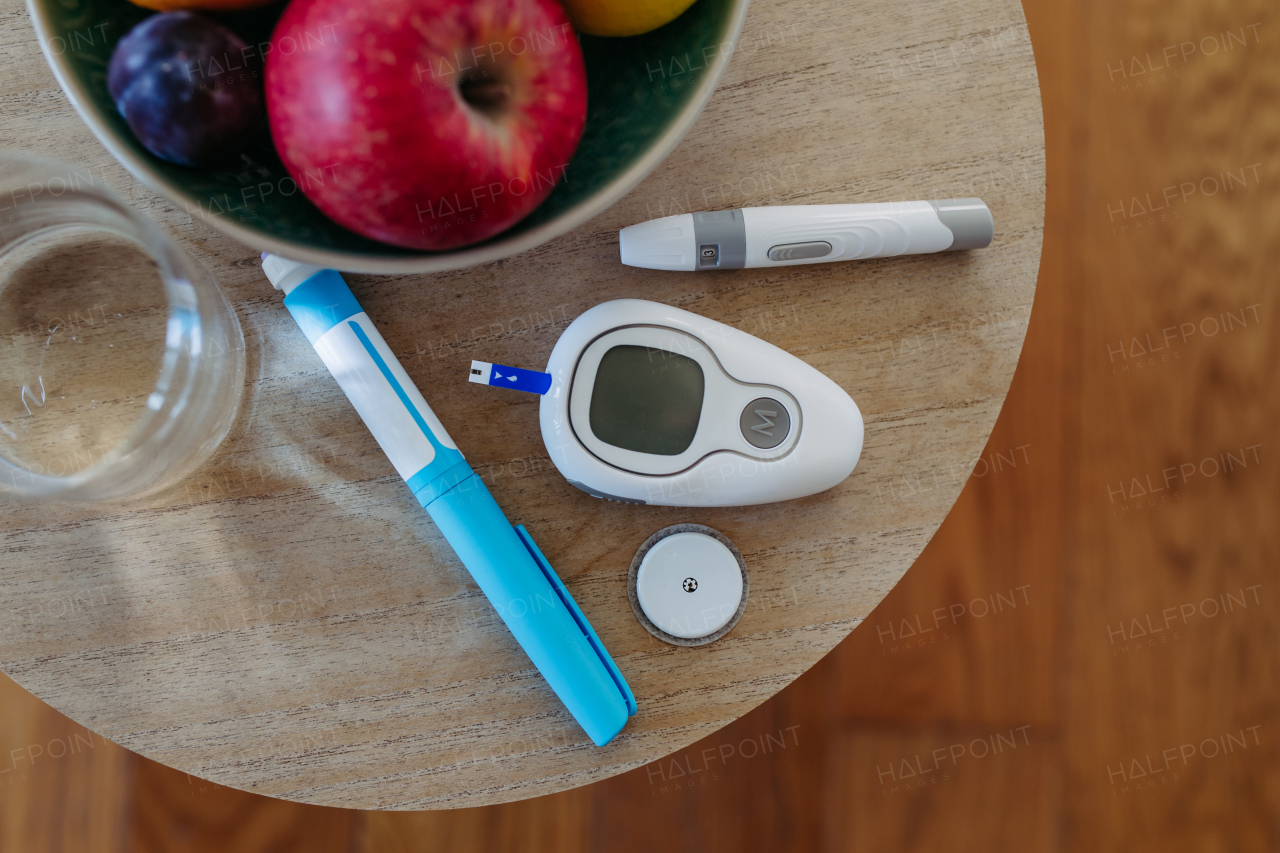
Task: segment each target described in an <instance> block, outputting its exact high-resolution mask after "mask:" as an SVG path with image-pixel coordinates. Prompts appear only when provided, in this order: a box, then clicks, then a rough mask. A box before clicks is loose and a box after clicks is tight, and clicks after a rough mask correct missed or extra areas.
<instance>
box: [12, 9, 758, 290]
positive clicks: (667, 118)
mask: <svg viewBox="0 0 1280 853" xmlns="http://www.w3.org/2000/svg"><path fill="white" fill-rule="evenodd" d="M372 1H373V2H376V0H372ZM748 2H749V0H696V2H695V3H694V4H693V5H692V6H691V7H690V8H689V10H688V11H686V12H685V13H684V14H683V15H681V16H680V17H679V18H677V19H676V20H674V21H672V22H671V23H670V24H667V25H666V26H664V27H660V28H659V29H657V30H654V31H653V32H651V33H646V34H645V35H642V36H633V37H631V38H621V39H618V38H596V37H592V36H582V52H583V55H584V57H585V59H586V65H587V104H588V106H587V124H586V129H585V131H584V132H583V135H582V141H581V143H580V144H579V145H578V150H577V153H576V154H574V157H573V160H572V162H570V164H569V167H568V169H567V170H566V171H565V175H564V179H563V180H561V181H560V183H559V184H557V186H556V188H555V190H554V191H552V193H551V195H550V196H549V197H548V198H547V200H546V201H544V202H543V203H542V204H541V205H540V206H539V207H538V208H537V209H536V210H535V211H534V212H533V213H531V214H530V215H529V216H527V217H526V218H525V219H524V220H522V221H521V222H519V223H517V224H516V225H514V226H513V227H511V228H510V229H508V230H507V231H505V232H503V233H502V234H499V235H497V236H496V237H493V238H491V239H489V240H486V241H485V242H483V243H477V244H475V245H473V246H467V247H465V248H462V249H457V250H455V251H450V252H421V251H414V250H412V249H402V248H399V247H396V246H390V245H387V244H385V243H379V242H377V241H375V240H370V239H368V238H366V237H361V236H360V235H358V234H356V233H354V232H352V231H348V230H347V229H346V228H343V227H342V226H340V225H338V224H337V223H335V222H333V221H332V220H330V219H329V218H328V217H326V216H325V215H324V214H323V213H321V212H320V211H319V209H318V208H316V207H315V205H313V204H311V203H310V202H309V201H307V199H306V198H305V197H304V196H303V194H302V193H301V192H298V191H297V190H296V185H293V183H292V179H290V178H289V175H288V172H287V171H286V170H285V168H284V165H283V164H282V163H281V162H280V159H279V157H277V156H276V153H275V150H274V148H273V147H272V145H271V137H270V135H269V134H268V133H267V131H266V129H265V128H263V130H262V132H261V133H260V134H259V136H258V138H257V139H255V141H254V143H253V144H252V145H251V146H250V147H249V149H248V151H247V152H246V153H245V155H244V156H243V157H242V158H241V160H240V163H239V164H238V165H236V166H229V167H226V168H223V169H191V168H187V167H185V166H177V165H174V164H172V163H167V162H165V161H163V160H161V159H159V158H158V157H156V156H154V155H153V154H151V153H150V152H148V151H147V150H146V149H145V148H143V147H142V146H141V145H140V144H139V143H138V141H137V140H136V139H134V137H133V133H132V132H131V131H130V130H129V127H128V125H126V124H125V122H124V119H123V118H121V116H120V114H119V113H117V112H116V109H115V105H114V104H113V103H112V101H111V96H110V95H109V94H108V93H107V63H108V61H109V60H110V58H111V51H112V50H113V49H114V48H115V45H116V42H117V41H119V40H120V38H121V37H122V36H123V35H124V34H125V33H127V32H128V31H129V30H130V29H131V28H132V27H133V26H134V25H135V24H137V23H138V22H139V21H141V20H142V19H144V18H146V17H147V16H148V15H151V14H153V13H152V12H150V11H149V10H147V9H143V8H140V7H138V6H135V5H133V4H132V3H129V2H127V0H27V9H28V11H29V12H30V13H31V20H32V22H33V23H34V24H35V28H36V33H37V35H38V36H39V38H40V44H41V47H42V48H43V50H44V54H45V58H46V59H48V61H49V64H50V66H52V68H53V73H54V75H55V76H56V77H57V78H58V82H59V83H60V84H61V86H62V89H63V91H65V92H66V93H67V97H68V98H70V99H71V103H72V105H73V106H75V108H76V111H77V112H79V113H80V116H81V118H83V119H84V120H85V122H86V123H87V124H88V125H89V128H90V129H91V130H92V131H93V133H94V135H95V136H97V137H98V139H100V140H101V141H102V144H103V145H105V146H106V147H107V150H108V151H110V152H111V153H112V154H113V155H114V156H115V157H116V159H118V160H119V161H120V162H121V163H122V164H123V165H124V167H125V168H126V169H128V170H129V171H130V172H131V173H133V175H134V176H135V177H137V178H138V179H139V180H140V181H142V182H143V183H145V184H146V185H147V186H149V187H151V188H152V189H154V190H155V191H156V192H158V193H160V194H161V195H163V196H165V197H166V198H168V199H169V200H170V201H172V202H173V203H174V204H176V205H178V206H179V207H180V208H182V209H183V210H185V211H187V213H188V214H189V215H190V216H192V218H196V219H201V220H203V221H204V222H207V223H208V224H209V225H210V226H211V227H213V228H214V229H216V230H218V231H221V232H222V233H224V234H227V235H228V236H230V237H234V238H235V239H237V240H239V241H240V242H242V243H245V244H246V245H248V246H251V247H253V248H254V249H265V250H267V251H270V252H275V253H277V254H280V255H283V256H285V257H288V258H293V259H294V260H299V261H303V262H305V263H310V264H316V265H318V266H325V267H333V268H335V269H340V270H349V271H353V272H370V273H403V272H438V271H441V270H451V269H461V268H463V267H469V266H474V265H476V264H483V263H488V262H490V261H495V260H498V259H500V258H506V257H510V256H511V255H514V254H516V253H518V252H523V251H526V250H528V249H531V248H533V247H535V246H539V245H541V244H543V243H545V242H547V241H548V240H551V239H552V238H554V237H558V236H560V235H561V234H564V233H565V232H567V231H569V230H571V229H573V228H576V227H577V226H579V225H581V224H582V223H584V222H586V221H587V220H588V219H590V218H591V217H593V216H595V215H597V214H599V213H600V212H601V211H603V210H604V209H605V208H607V207H609V206H610V205H612V204H613V203H614V202H616V201H618V199H620V198H622V197H623V196H624V195H626V194H627V193H628V192H630V191H631V189H632V188H633V187H635V185H636V184H638V183H640V181H641V180H643V179H644V178H645V176H646V175H648V174H649V173H650V172H651V171H653V170H654V168H656V167H657V165H658V164H659V163H660V162H662V160H663V158H665V157H666V156H667V154H669V153H670V152H671V150H672V149H673V148H675V146H676V145H677V143H679V142H680V140H681V139H682V138H683V137H684V135H685V134H686V133H688V131H689V128H691V127H692V126H693V123H694V121H695V120H697V118H698V114H699V113H701V112H702V108H703V107H704V106H705V105H706V103H707V100H708V99H709V98H710V97H711V93H712V91H713V90H714V89H715V87H716V84H717V83H718V82H719V80H720V76H721V75H722V74H723V73H724V70H725V68H726V67H727V65H728V62H729V57H730V54H731V53H732V52H733V51H732V45H734V44H736V43H737V39H738V35H739V33H740V32H741V31H742V22H743V19H744V18H745V17H746V14H747V4H748ZM284 5H285V4H284V3H276V4H272V5H270V6H266V7H263V8H260V9H256V10H252V11H249V12H240V13H234V14H220V15H212V16H211V17H215V18H217V19H218V20H220V21H222V22H223V23H225V24H227V25H228V26H229V27H230V28H231V29H232V30H234V31H235V32H236V33H238V34H239V35H240V37H241V38H243V39H244V40H245V41H246V42H247V43H249V44H250V45H253V44H257V43H261V42H265V41H267V40H268V38H269V36H270V33H271V29H272V27H273V26H274V25H275V22H276V20H277V19H278V18H279V16H280V13H281V11H282V10H283V8H284ZM264 185H267V186H269V187H270V188H271V189H270V191H269V192H268V191H267V190H259V187H262V186H264ZM290 187H294V191H293V192H291V193H290V192H288V190H289V189H290ZM277 188H278V189H279V191H276V190H277Z"/></svg>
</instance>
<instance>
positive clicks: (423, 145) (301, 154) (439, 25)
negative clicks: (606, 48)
mask: <svg viewBox="0 0 1280 853" xmlns="http://www.w3.org/2000/svg"><path fill="white" fill-rule="evenodd" d="M266 94H267V113H268V116H269V117H270V121H271V136H272V138H273V139H274V140H275V145H276V150H277V151H278V152H279V154H280V158H281V159H282V160H283V161H284V164H285V167H286V168H287V169H288V170H289V174H290V175H292V177H293V179H294V180H295V181H297V183H298V186H299V188H300V189H301V190H302V191H303V192H304V193H305V194H306V195H307V197H308V198H309V199H311V201H313V202H314V203H315V204H316V206H317V207H319V208H320V209H321V210H322V211H324V212H325V214H326V215H328V216H329V217H330V218H332V219H333V220H335V221H336V222H338V223H339V224H341V225H344V226H346V227H347V228H350V229H351V230H352V231H355V232H357V233H359V234H363V235H364V236H366V237H372V238H373V239H375V240H382V241H385V242H387V243H394V244H396V245H398V246H405V247H408V248H412V249H427V250H442V249H452V248H455V247H457V246H465V245H467V244H470V243H475V242H478V241H480V240H484V239H486V238H488V237H492V236H493V235H494V234H497V233H499V232H501V231H504V230H506V229H507V228H509V227H511V226H512V225H513V224H515V223H516V222H518V221H519V220H521V219H523V218H524V217H525V216H527V215H528V214H529V212H530V211H532V210H533V209H534V208H535V207H537V206H538V204H540V203H541V202H542V200H543V199H545V198H546V197H547V195H548V194H549V193H550V192H551V190H552V188H553V187H554V185H555V183H556V181H557V180H559V179H560V177H561V176H562V175H563V174H564V170H565V167H566V166H567V165H568V163H569V158H570V157H571V156H573V151H574V149H575V148H576V147H577V145H578V139H579V138H580V137H581V136H582V128H583V125H584V123H585V122H586V112H587V81H586V69H585V67H584V66H583V63H582V52H581V50H580V49H579V47H578V41H577V38H576V36H575V35H574V33H573V30H572V29H571V27H570V24H569V19H568V17H567V16H566V15H565V12H564V10H563V9H562V8H561V7H560V5H559V3H557V2H555V0H293V2H292V3H290V4H289V6H288V8H286V9H285V11H284V15H283V16H282V17H281V18H280V22H279V23H278V24H277V25H276V29H275V32H274V33H273V34H272V36H271V51H270V53H268V54H267V64H266Z"/></svg>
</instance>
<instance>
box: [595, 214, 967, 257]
mask: <svg viewBox="0 0 1280 853" xmlns="http://www.w3.org/2000/svg"><path fill="white" fill-rule="evenodd" d="M741 212H742V217H743V220H744V224H745V226H746V264H745V266H746V267H747V268H756V267H786V266H796V265H799V264H825V263H830V262H831V261H853V260H865V259H868V258H888V257H893V256H895V255H907V254H912V255H916V254H926V253H930V252H941V251H945V250H946V249H948V248H950V247H951V244H952V242H953V241H954V240H955V235H954V234H953V233H952V232H951V230H950V229H949V228H947V226H945V225H943V224H942V220H941V219H939V218H938V213H937V211H936V210H934V208H933V206H932V205H931V204H929V202H927V201H899V202H889V203H884V204H814V205H790V206H782V207H746V208H743V209H742V211H741ZM696 242H697V241H696V239H695V236H694V224H693V214H692V213H683V214H680V215H677V216H664V217H662V218H661V219H651V220H649V221H648V222H641V223H638V224H636V225H630V226H628V227H626V228H623V229H622V230H621V231H619V232H618V244H619V252H620V255H621V258H622V263H624V264H626V265H628V266H633V267H643V268H646V269H656V270H681V271H686V272H689V271H693V270H695V269H697V251H698V246H697V245H696ZM812 242H826V243H830V244H831V252H830V253H829V254H826V255H824V256H822V257H817V258H804V259H800V260H790V261H774V260H770V258H769V250H770V249H771V248H773V247H774V246H780V245H789V244H796V243H812Z"/></svg>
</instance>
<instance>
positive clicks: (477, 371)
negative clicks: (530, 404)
mask: <svg viewBox="0 0 1280 853" xmlns="http://www.w3.org/2000/svg"><path fill="white" fill-rule="evenodd" d="M467 379H468V381H470V382H475V383H477V384H480V385H494V386H497V387H499V388H514V389H515V390H517V391H528V392H529V393H531V394H545V393H547V392H548V391H550V390H551V374H550V373H542V372H541V371H538V370H525V369H524V368H523V367H507V365H505V364H493V363H491V362H488V361H473V362H471V375H470V376H468V377H467Z"/></svg>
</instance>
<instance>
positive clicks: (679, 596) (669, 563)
mask: <svg viewBox="0 0 1280 853" xmlns="http://www.w3.org/2000/svg"><path fill="white" fill-rule="evenodd" d="M636 597H637V598H638V599H639V602H640V609H641V610H642V611H644V615H645V616H647V617H648V618H649V621H650V622H652V623H653V624H654V625H655V626H657V627H658V628H659V629H660V630H662V631H665V632H666V633H668V634H671V635H672V636H675V637H680V638H682V639H686V640H690V639H698V638H701V637H707V636H710V635H711V634H714V633H715V632H716V631H719V630H720V629H721V628H723V627H724V626H725V625H727V624H728V623H729V620H730V619H732V618H733V617H734V615H735V614H736V613H737V612H738V605H739V604H741V603H742V569H741V567H740V566H739V565H738V559H737V557H735V556H734V554H733V552H732V551H730V550H729V549H728V547H726V546H725V545H724V544H723V543H722V542H720V541H719V540H717V539H715V538H713V537H711V536H708V535H707V534H705V533H694V532H687V533H675V534H672V535H671V536H667V537H666V538H664V539H661V540H659V541H658V542H656V543H655V544H654V545H653V547H652V548H650V549H649V552H648V553H647V554H645V555H644V558H643V559H642V560H641V562H640V569H639V572H638V573H637V575H636Z"/></svg>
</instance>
